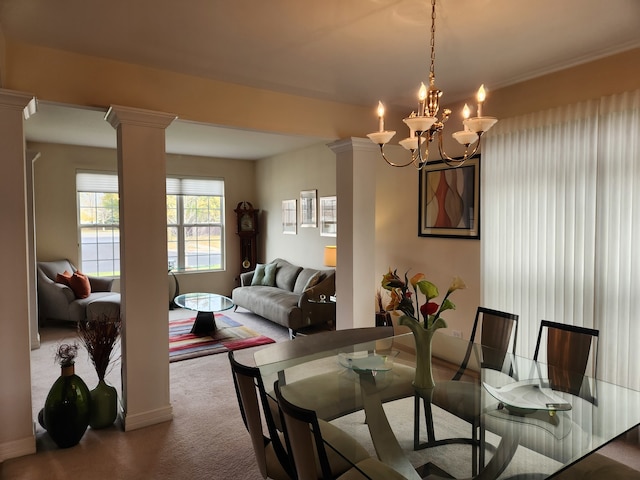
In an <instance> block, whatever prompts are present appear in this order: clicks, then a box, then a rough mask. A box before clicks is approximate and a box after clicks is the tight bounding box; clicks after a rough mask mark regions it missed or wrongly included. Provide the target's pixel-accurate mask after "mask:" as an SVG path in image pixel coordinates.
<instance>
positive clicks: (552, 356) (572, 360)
mask: <svg viewBox="0 0 640 480" xmlns="http://www.w3.org/2000/svg"><path fill="white" fill-rule="evenodd" d="M545 336H546V342H545V341H544V339H545V338H544V337H545ZM599 336H600V332H599V331H598V330H596V329H593V328H587V327H579V326H576V325H567V324H564V323H557V322H552V321H549V320H542V321H541V322H540V329H539V330H538V339H537V341H536V349H535V352H534V354H533V359H534V360H536V361H537V360H538V357H539V356H540V352H541V347H542V346H544V347H545V349H546V361H545V362H546V364H547V374H548V378H549V384H550V386H551V388H552V389H554V390H559V391H563V392H567V393H571V394H572V395H577V396H580V397H582V398H584V399H586V400H588V401H590V402H591V403H594V404H595V403H596V402H597V398H596V397H595V395H594V392H591V388H590V385H589V382H588V381H585V380H586V377H585V375H588V376H589V377H592V378H595V376H596V373H597V369H598V339H599ZM587 369H588V370H589V371H587Z"/></svg>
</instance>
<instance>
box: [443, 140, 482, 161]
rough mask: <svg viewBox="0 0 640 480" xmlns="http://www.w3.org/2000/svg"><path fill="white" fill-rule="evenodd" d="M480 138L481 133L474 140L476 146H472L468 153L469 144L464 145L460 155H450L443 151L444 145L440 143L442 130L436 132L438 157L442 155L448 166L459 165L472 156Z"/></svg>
mask: <svg viewBox="0 0 640 480" xmlns="http://www.w3.org/2000/svg"><path fill="white" fill-rule="evenodd" d="M481 140H482V135H478V141H477V142H476V146H475V147H474V148H473V150H472V151H471V153H469V145H467V146H466V147H465V150H464V155H463V156H461V157H450V156H449V155H447V154H446V152H445V151H444V147H443V144H442V132H439V134H438V151H439V152H440V157H442V161H443V162H444V163H446V164H447V165H449V166H450V167H460V166H462V164H463V163H464V162H466V161H467V160H469V159H470V158H471V157H473V156H474V155H475V154H476V153H477V152H478V150H479V149H480V142H481Z"/></svg>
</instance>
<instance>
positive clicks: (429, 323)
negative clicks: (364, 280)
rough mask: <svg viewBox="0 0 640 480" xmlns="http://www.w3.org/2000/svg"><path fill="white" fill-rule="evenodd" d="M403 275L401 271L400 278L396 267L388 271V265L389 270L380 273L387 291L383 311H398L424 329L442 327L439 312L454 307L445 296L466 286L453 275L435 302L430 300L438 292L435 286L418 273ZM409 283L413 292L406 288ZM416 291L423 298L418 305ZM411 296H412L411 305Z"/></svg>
mask: <svg viewBox="0 0 640 480" xmlns="http://www.w3.org/2000/svg"><path fill="white" fill-rule="evenodd" d="M407 274H408V272H407V273H405V274H404V280H403V279H402V278H400V276H398V273H397V270H394V271H393V272H392V271H391V268H389V272H388V273H386V274H385V275H383V276H382V282H381V285H382V288H384V289H385V290H387V291H388V292H389V294H390V296H391V300H390V301H389V303H388V304H387V306H386V310H387V311H392V310H400V311H401V312H402V313H404V314H405V315H406V316H407V317H411V318H412V319H414V320H415V321H417V322H418V323H421V324H422V325H423V326H424V328H427V329H429V328H432V327H435V328H440V327H446V326H447V324H446V322H445V321H444V319H443V318H441V317H440V315H441V314H442V312H444V311H446V310H455V308H456V306H455V304H454V303H453V302H452V301H451V300H450V299H449V296H450V295H451V294H452V293H453V292H455V291H456V290H461V289H464V288H466V285H465V283H464V281H463V280H462V279H461V278H460V277H457V276H456V277H454V278H453V280H452V281H451V285H450V286H449V288H448V290H447V293H446V294H445V296H444V298H443V299H442V302H440V304H439V305H438V303H436V302H434V301H432V300H434V299H435V298H437V297H438V295H439V294H440V293H439V291H438V287H437V286H436V285H435V284H433V283H431V282H430V281H428V280H426V279H425V276H424V274H422V273H417V274H415V275H414V276H413V277H411V279H408V278H407ZM410 286H411V287H412V288H413V292H411V291H410V290H409V287H410ZM418 292H420V293H422V294H423V295H424V296H425V298H426V301H425V302H424V303H423V304H422V305H420V300H419V298H418ZM413 295H415V306H414V300H413V298H412V296H413ZM416 312H417V313H416Z"/></svg>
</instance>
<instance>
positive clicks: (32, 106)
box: [0, 88, 37, 119]
mask: <svg viewBox="0 0 640 480" xmlns="http://www.w3.org/2000/svg"><path fill="white" fill-rule="evenodd" d="M0 107H2V108H9V109H12V110H24V118H25V119H27V118H29V116H31V115H32V114H34V113H35V112H36V108H37V102H36V97H35V96H34V95H33V94H31V93H25V92H18V91H15V90H7V89H5V88H0Z"/></svg>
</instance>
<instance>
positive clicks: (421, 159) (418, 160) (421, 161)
mask: <svg viewBox="0 0 640 480" xmlns="http://www.w3.org/2000/svg"><path fill="white" fill-rule="evenodd" d="M424 133H425V132H420V135H418V149H417V150H418V155H417V156H416V155H412V157H413V164H414V166H415V167H416V168H417V169H418V170H422V168H423V167H424V166H425V165H426V164H427V160H428V159H429V143H430V142H431V136H430V135H429V136H428V137H427V138H425V141H424V142H423V141H422V138H423V137H422V136H423V135H424ZM423 143H424V145H425V147H424V155H423V154H422V144H423Z"/></svg>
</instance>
